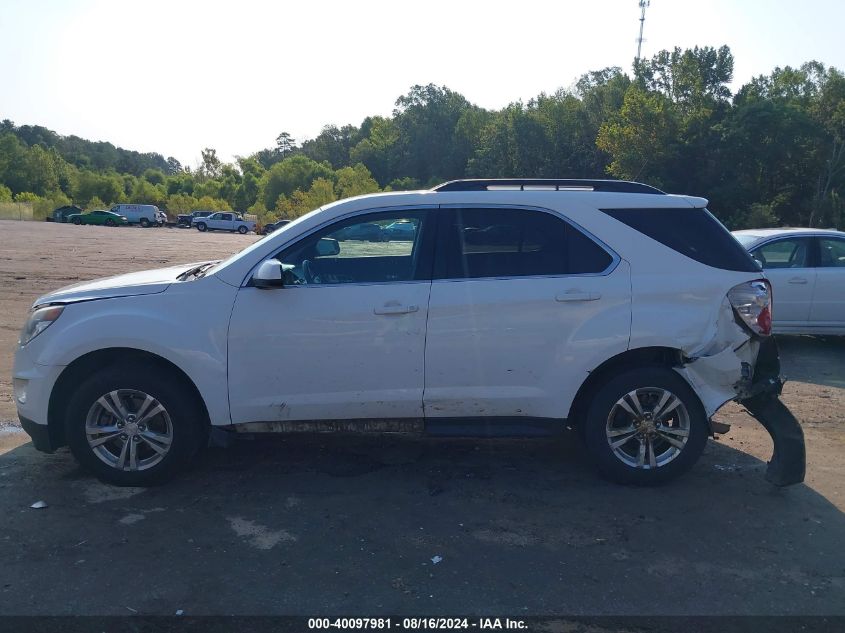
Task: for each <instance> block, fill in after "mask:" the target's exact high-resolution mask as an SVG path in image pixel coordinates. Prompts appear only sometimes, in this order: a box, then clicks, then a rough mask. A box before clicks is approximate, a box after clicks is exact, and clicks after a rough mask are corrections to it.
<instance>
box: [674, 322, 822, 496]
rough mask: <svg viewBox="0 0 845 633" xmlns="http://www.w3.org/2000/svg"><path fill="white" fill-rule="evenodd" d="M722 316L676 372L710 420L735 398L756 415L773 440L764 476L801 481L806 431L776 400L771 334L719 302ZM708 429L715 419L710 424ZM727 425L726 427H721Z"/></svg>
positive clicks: (779, 482) (783, 482)
mask: <svg viewBox="0 0 845 633" xmlns="http://www.w3.org/2000/svg"><path fill="white" fill-rule="evenodd" d="M723 312H724V313H723V318H722V319H720V321H719V330H718V333H717V335H716V336H714V338H713V340H712V341H711V342H710V343H709V344H708V345H707V346H705V347H703V348H701V349H700V350H698V351H697V352H696V353H693V354H690V355H689V357H686V358H683V359H682V360H681V363H680V366H678V367H676V371H678V373H680V374H681V375H682V376H684V377H685V378H686V379H687V381H688V382H689V383H690V384H691V385H692V386H693V387H694V388H695V390H696V392H697V393H698V395H699V397H700V398H701V401H702V404H703V405H704V408H705V411H706V414H707V417H708V419H709V418H710V417H711V416H712V415H713V414H714V413H715V412H716V411H717V410H718V409H719V408H721V407H722V405H724V404H725V403H727V402H729V401H731V400H734V401H736V402H738V403H739V404H741V405H742V406H743V407H745V409H746V410H747V411H748V413H749V414H750V415H751V416H752V417H754V418H755V419H756V420H757V421H758V422H760V424H762V425H763V427H764V428H765V429H766V431H768V432H769V435H771V436H772V441H773V442H774V452H773V454H772V459H771V460H770V461H769V463H768V469H767V471H766V479H767V480H768V481H770V482H771V483H773V484H775V485H776V486H789V485H792V484H797V483H801V482H802V481H804V474H805V469H806V451H805V447H804V432H803V431H802V430H801V425H800V424H799V422H798V420H797V419H795V416H794V415H792V413H791V412H790V411H789V409H788V408H787V407H786V405H784V404H783V402H781V401H780V393H781V391H782V389H783V380H782V379H781V377H780V357H779V354H778V347H777V342H776V341H775V339H774V338H773V337H771V336H767V337H759V336H757V335H751V334H750V333H749V332H748V331H747V330H745V329H744V328H743V327H742V326H741V325H740V324H739V323H737V322H736V320H735V319H734V318H733V314H732V312H731V311H730V308H729V306H727V305H726V306H723ZM711 424H712V426H711V430H718V431H719V432H722V430H721V429H716V428H714V427H716V426H717V424H718V423H711ZM722 426H726V425H722Z"/></svg>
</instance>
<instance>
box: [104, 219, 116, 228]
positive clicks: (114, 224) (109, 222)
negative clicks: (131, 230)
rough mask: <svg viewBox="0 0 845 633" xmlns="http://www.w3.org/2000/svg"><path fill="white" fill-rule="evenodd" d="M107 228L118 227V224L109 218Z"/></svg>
mask: <svg viewBox="0 0 845 633" xmlns="http://www.w3.org/2000/svg"><path fill="white" fill-rule="evenodd" d="M106 226H117V223H116V222H115V221H114V220H112V219H111V218H109V219H108V220H106Z"/></svg>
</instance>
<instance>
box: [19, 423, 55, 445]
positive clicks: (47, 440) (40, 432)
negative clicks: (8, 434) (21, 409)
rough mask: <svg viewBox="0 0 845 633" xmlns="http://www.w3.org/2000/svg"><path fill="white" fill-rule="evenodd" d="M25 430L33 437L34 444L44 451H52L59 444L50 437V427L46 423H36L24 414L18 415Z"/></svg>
mask: <svg viewBox="0 0 845 633" xmlns="http://www.w3.org/2000/svg"><path fill="white" fill-rule="evenodd" d="M18 419H19V420H20V421H21V426H22V427H23V430H24V431H26V432H27V435H29V437H31V438H32V445H33V446H34V447H35V448H36V450H39V451H41V452H43V453H52V452H53V451H54V450H56V448H57V446H56V445H55V444H54V442H53V439H52V438H51V437H50V427H49V426H47V425H46V424H36V423H35V422H33V421H32V420H28V419H27V418H25V417H23V416H22V415H20V416H18Z"/></svg>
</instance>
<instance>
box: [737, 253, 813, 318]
mask: <svg viewBox="0 0 845 633" xmlns="http://www.w3.org/2000/svg"><path fill="white" fill-rule="evenodd" d="M811 244H812V238H810V237H788V238H783V239H778V240H773V241H771V242H766V243H765V244H763V245H762V246H760V247H758V248H755V249H754V250H752V251H751V254H752V256H753V257H754V259H756V260H757V261H759V262H760V264H762V266H763V270H764V271H765V273H766V278H767V279H768V280H769V281H770V282H771V284H772V299H773V304H772V319H773V325H774V329H775V331H776V332H777V331H778V330H780V331H783V330H784V329H786V330H787V331H788V330H789V328H793V327H806V325H807V323H808V321H809V318H810V303H811V302H812V299H813V288H814V287H815V285H816V269H815V268H813V267H812V262H811V261H810V254H811V252H812V251H811V248H810V247H811Z"/></svg>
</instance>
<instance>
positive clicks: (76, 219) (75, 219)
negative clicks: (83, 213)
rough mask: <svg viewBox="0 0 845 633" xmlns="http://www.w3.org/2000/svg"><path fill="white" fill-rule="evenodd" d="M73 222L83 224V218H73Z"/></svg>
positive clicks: (77, 224)
mask: <svg viewBox="0 0 845 633" xmlns="http://www.w3.org/2000/svg"><path fill="white" fill-rule="evenodd" d="M71 222H72V223H73V224H75V225H76V226H79V225H80V224H82V219H81V218H73V219H72V220H71Z"/></svg>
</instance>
